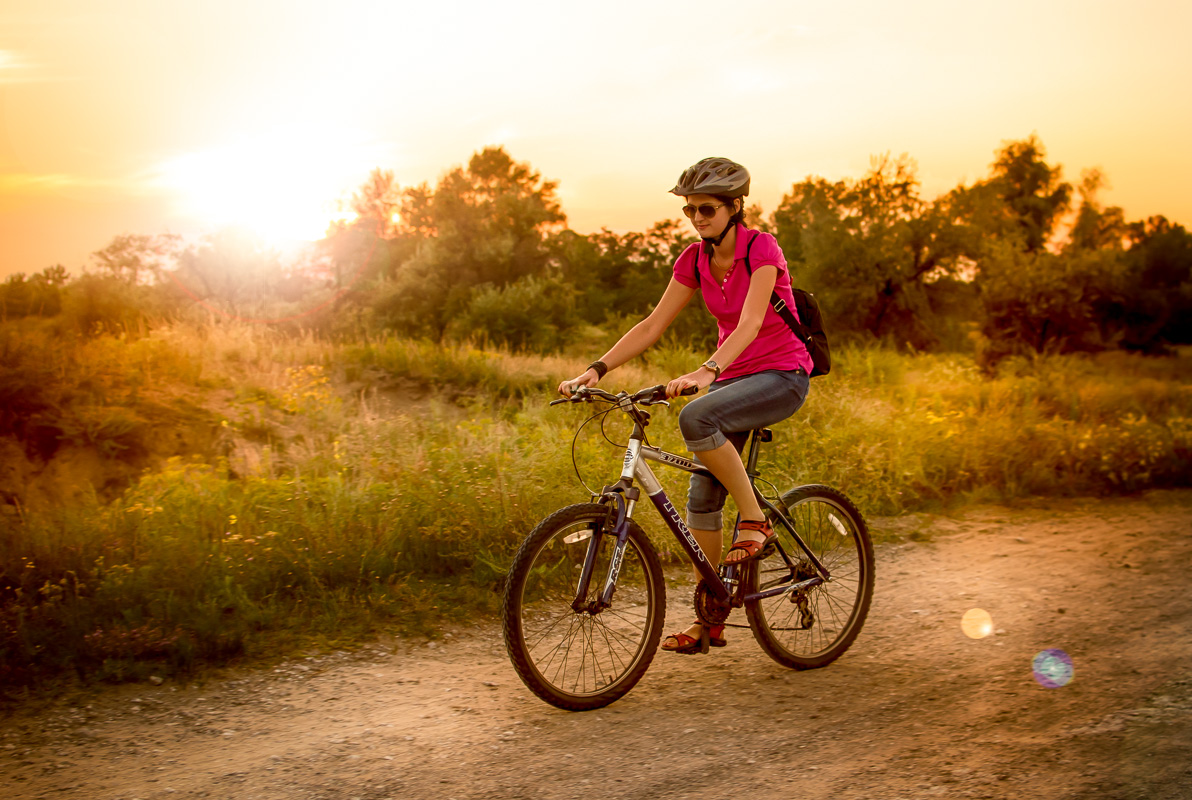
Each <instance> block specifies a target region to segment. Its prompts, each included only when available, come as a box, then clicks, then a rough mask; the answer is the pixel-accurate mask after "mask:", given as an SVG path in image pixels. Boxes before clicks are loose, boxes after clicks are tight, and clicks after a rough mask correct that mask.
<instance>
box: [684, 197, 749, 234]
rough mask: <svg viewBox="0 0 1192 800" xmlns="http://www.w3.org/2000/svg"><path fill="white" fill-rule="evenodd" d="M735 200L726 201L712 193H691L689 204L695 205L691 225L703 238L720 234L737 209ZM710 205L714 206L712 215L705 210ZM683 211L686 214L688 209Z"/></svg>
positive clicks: (688, 198) (688, 199)
mask: <svg viewBox="0 0 1192 800" xmlns="http://www.w3.org/2000/svg"><path fill="white" fill-rule="evenodd" d="M734 202H735V201H734ZM734 202H730V203H724V201H723V200H717V199H716V198H715V197H713V196H712V195H710V194H691V195H688V196H687V205H688V206H694V210H692V212H691V216H690V219H691V225H692V227H694V228H695V230H696V232H697V233H698V234H699V236H700V238H701V239H707V238H709V237H711V236H719V235H720V232H721V231H723V230H724V228H725V226H726V225H728V219H729V217H731V216H732V215H733V212H734V211H735V210H736V209H735V208H734V207H733V206H734ZM722 203H723V205H722ZM709 206H711V207H712V214H711V215H710V216H704V214H703V212H704V211H707V210H709V208H708V207H709ZM701 209H702V210H701ZM683 213H684V214H686V213H687V211H686V210H684V212H683Z"/></svg>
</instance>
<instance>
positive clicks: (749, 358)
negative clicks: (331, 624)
mask: <svg viewBox="0 0 1192 800" xmlns="http://www.w3.org/2000/svg"><path fill="white" fill-rule="evenodd" d="M751 237H757V241H756V242H754V244H753V247H752V248H751V249H750V250H749V263H750V265H751V266H752V267H753V270H754V272H756V271H757V269H758V267H762V266H765V265H767V264H771V265H773V266H776V267H778V278H777V280H776V281H775V282H774V291H776V292H778V296H779V297H781V298H782V299H783V300H785V301H786V304H787V306H789V307H790V309H791V311H792V312H793V313H794V314H795V316H796V318H798V313H799V312H798V311H797V310H796V309H795V301H794V297H793V296H792V295H791V276H790V272H789V271H788V270H787V268H786V258H784V257H783V255H782V249H781V248H780V247H779V246H778V242H777V241H776V240H775V239H774V237H773V236H771V235H770V234H768V233H759V232H757V231H753V230H749V229H748V228H746V227H745V226H744V225H738V226H737V246H736V249H735V253H734V257H735V260H734V261H733V266H732V268H731V269H730V270H729V271H728V274H727V275H725V277H724V282H723V283H718V282H717V281H716V279H715V278H713V277H712V273H711V265H710V264H709V263H708V257H707V256H706V255H704V254H703V249H702V244H703V243H702V242H696V243H695V244H692V245H691V246H689V247H688V248H687V249H686V250H684V251H683V253H682V255H680V256H679V258H678V260H676V261H675V280H677V281H678V282H679V283H681V284H683V285H684V286H690V287H691V288H692V289H694V288H696V287H697V286H698V287H699V289H700V290H701V291H702V292H703V295H704V303H705V304H706V305H707V306H708V311H710V312H712V316H714V317H716V323H717V325H718V326H719V328H720V338H719V341H718V346H719V345H720V344H724V340H725V339H727V338H728V336H729V334H731V333H732V332H733V331H734V330H736V328H737V324H738V323H739V322H740V321H741V309H742V308H743V307H744V305H745V296H746V295H747V294H748V293H749V279H750V275H749V273H748V272H747V271H746V269H745V248H746V246H747V245H748V244H749V240H750V238H751ZM696 269H698V270H699V283H698V284H697V283H696V280H695V270H696ZM799 367H802V368H803V370H804V371H805V372H806V373H807V374H808V375H810V374H811V356H810V355H808V353H807V348H806V347H805V346H804V345H803V343H802V342H801V341H799V337H797V336H795V335H794V334H793V333H792V332H791V329H790V328H789V327H787V324H786V323H785V322H783V321H782V317H780V316H778V312H777V311H775V310H774V308H773V307H772V306H767V308H766V316H765V318H764V319H763V320H762V327H761V330H760V331H758V332H757V336H756V337H755V338H754V340H753V341H752V342H750V343H749V344H748V345H747V346H746V347H745V350H744V351H743V352H742V353H741V355H739V356H738V357H737V360H736V361H734V362H733V363H732V364H729V365H728V367H727V368H725V370H724V371H723V372H722V373H721V374H720V379H721V380H724V379H726V378H736V377H740V376H741V375H752V374H754V373H755V372H762V371H763V370H767V369H781V370H791V369H798V368H799Z"/></svg>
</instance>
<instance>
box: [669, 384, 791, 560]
mask: <svg viewBox="0 0 1192 800" xmlns="http://www.w3.org/2000/svg"><path fill="white" fill-rule="evenodd" d="M808 386H809V384H808V378H807V376H806V375H805V374H803V373H802V372H801V371H800V372H778V371H771V372H761V373H758V374H756V375H748V376H745V377H742V378H737V379H735V380H732V381H727V382H725V383H724V384H721V385H715V384H714V385H713V389H714V390H713V391H709V392H708V394H706V395H704V396H703V397H701V398H699V399H698V400H693V401H692V402H691V403H688V404H687V406H686V407H684V409H683V412H682V413H681V414H680V415H679V426H680V428H681V429H682V431H683V438H684V440H685V441H686V443H687V447H688V448H690V449H691V450H692V452H695V453H696V454H697V455H698V458H699V460H700V461H701V462H703V464H704V466H706V467H707V468H708V470H709V471H710V472H711V473H712V474H713V475H714V476H715V477H716V480H717V481H719V483H720V484H721V485H722V486H723V487H724V489H726V490H727V491H728V493H729V494H730V495H732V498H733V500H734V501H735V502H736V504H737V509H738V510H739V511H740V513H741V520H742V521H747V520H748V521H761V520H764V519H765V515H764V514H763V513H762V509H761V506H760V505H759V504H758V502H757V497H756V496H755V495H754V492H753V485H752V484H751V483H750V481H749V475H748V474H747V473H746V472H745V465H744V464H743V463H742V462H741V456H740V451H739V449H738V448H739V446H740V443H738V442H736V441H730V440H729V435H731V434H734V433H736V434H740V433H743V432H746V431H750V430H753V429H755V428H763V427H766V426H767V425H773V424H775V423H777V422H780V421H782V420H784V419H786V418H787V417H789V416H791V415H792V414H794V413H795V412H796V411H797V410H798V409H799V407H800V406H802V405H803V401H804V400H805V399H806V397H807V389H808ZM733 438H734V439H737V438H738V437H736V436H734V437H733ZM734 445H737V446H734ZM693 485H694V484H693ZM764 540H765V534H764V533H763V532H761V531H757V530H751V529H745V528H742V529H739V530H738V531H737V536H736V541H738V542H759V543H760V542H762V541H764ZM730 553H732V551H730ZM744 557H745V554H744V553H742V552H740V551H737V552H736V553H732V556H731V557H727V556H726V558H725V561H726V562H730V563H735V562H737V561H740V560H742V559H743V558H744Z"/></svg>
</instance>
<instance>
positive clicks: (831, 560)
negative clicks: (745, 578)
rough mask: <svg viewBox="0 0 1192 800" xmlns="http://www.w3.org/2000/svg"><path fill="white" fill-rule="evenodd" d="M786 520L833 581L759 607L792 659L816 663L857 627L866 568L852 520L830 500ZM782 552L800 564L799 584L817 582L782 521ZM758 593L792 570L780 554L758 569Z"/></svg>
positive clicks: (814, 501) (810, 502) (810, 503)
mask: <svg viewBox="0 0 1192 800" xmlns="http://www.w3.org/2000/svg"><path fill="white" fill-rule="evenodd" d="M786 515H787V517H788V519H790V521H791V523H792V524H793V525H794V526H795V529H796V530H798V532H799V535H800V536H801V537H802V539H803V541H804V542H805V543H806V544H807V546H808V547H809V548H811V551H812V552H813V553H815V555H816V557H817V558H818V559H819V560H820V561H821V563H823V565H824V566H825V567H826V568H827V570H828V572H829V574H830V575H831V580H830V581H829V582H827V583H824V584H820V585H819V586H815V587H812V588H811V589H809V590H806V591H805V592H803V593H800V594H799V595H798V596H797V595H794V594H791V595H779V596H777V597H771V598H767V599H765V600H761V601H759V602H758V610H759V611H760V612H761V616H762V618H763V620H764V624H765V625H766V627H767V628H768V629H769V631H770V633H771V636H772V638H773V640H774V641H775V642H776V643H777V644H778V645H779V646H780V647H781V648H782V649H783V650H785V651H786V652H787V653H788V654H789V655H790V656H792V657H794V658H799V659H814V658H816V657H817V656H823V655H825V654H827V653H829V652H830V651H831V650H832V649H833V648H834V647H835V646H836V645H837V644H838V643H839V642H840V641H841V640H843V639H845V638H846V637H847V636H848V635H849V633H850V631H852V629H853V628H854V626H855V625H856V623H857V620H858V615H859V611H860V606H861V602H862V598H863V596H864V587H865V582H866V577H867V576H866V575H865V570H866V565H865V561H864V559H863V558H862V544H861V541H860V539H859V537H858V535H857V528H856V524H855V523H854V521H853V519H852V516H851V515H850V514H849V513H848V512H847V511H846V510H845V509H843V508H842V507H841V506H840V505H838V504H836V503H834V502H832V501H831V500H829V499H827V498H822V497H811V498H807V499H804V500H800V501H798V502H796V503H794V504H793V505H792V506H791V507H790V508H789V509H787V510H786ZM774 529H775V531H777V532H778V535H779V538H780V541H781V543H782V549H783V550H785V551H786V553H787V555H788V556H789V557H790V559H791V560H792V561H794V562H795V563H796V564H797V565H798V569H797V573H798V579H800V580H801V579H804V578H810V577H814V575H815V574H816V573H815V571H814V569H813V568H812V566H811V564H810V562H809V561H808V560H807V558H806V554H805V553H804V552H803V550H802V548H800V547H799V546H798V545H797V544H796V543H795V541H794V539H793V537H792V536H791V534H790V531H789V530H788V529H787V528H786V526H785V525H783V524H782V523H781V521H778V520H775V522H774ZM757 569H758V575H757V585H758V589H759V590H765V589H767V588H770V587H772V586H776V585H779V584H781V583H783V582H785V581H786V580H787V579H788V577H789V576H790V573H791V569H790V567H789V566H788V564H787V563H786V561H785V560H784V559H783V558H782V556H781V554H779V553H778V552H775V553H774V554H772V555H770V556H767V557H766V558H765V559H763V560H762V561H760V562H759V563H758V565H757Z"/></svg>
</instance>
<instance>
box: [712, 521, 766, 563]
mask: <svg viewBox="0 0 1192 800" xmlns="http://www.w3.org/2000/svg"><path fill="white" fill-rule="evenodd" d="M737 531H738V532H740V531H756V532H757V533H760V534H762V535H763V536H764V537H765V538H764V539H763V540H762V541H760V542H756V541H753V540H752V539H746V540H745V541H738V542H733V546H732V547H730V548H729V549H728V552H727V553H725V554H724V563H725V564H744V563H745V562H746V561H752V560H753V559H755V558H758V557H759V556H761V554H762V553H763V552H765V549H766V548H767V547H768V546H769V545H770V543H771V542H773V541H774V540H775V539H777V538H778V534H776V533H774V528H773V527H771V525H770V520H768V519H759V520H752V519H743V520H741V522H740V524H739V525H737ZM734 550H737V551H740V552H742V553H744V554H745V557H744V558H736V559H730V558H729V556H731V555H732V554H733V551H734Z"/></svg>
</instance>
